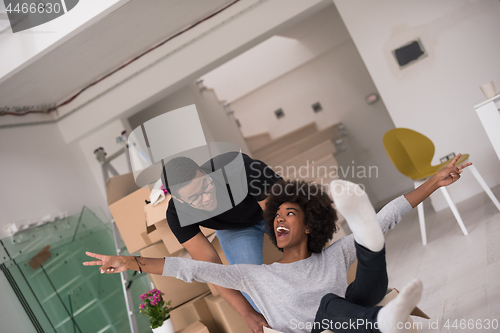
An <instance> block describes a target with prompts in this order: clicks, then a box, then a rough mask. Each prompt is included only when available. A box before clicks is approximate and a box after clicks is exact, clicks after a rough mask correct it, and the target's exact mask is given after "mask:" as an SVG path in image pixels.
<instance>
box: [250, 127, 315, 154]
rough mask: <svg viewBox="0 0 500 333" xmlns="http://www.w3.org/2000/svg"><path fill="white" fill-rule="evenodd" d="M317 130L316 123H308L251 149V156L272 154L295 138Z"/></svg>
mask: <svg viewBox="0 0 500 333" xmlns="http://www.w3.org/2000/svg"><path fill="white" fill-rule="evenodd" d="M316 132H318V129H317V127H316V123H310V124H307V125H305V126H303V127H301V128H299V129H296V130H295V131H293V132H291V133H288V134H286V135H283V136H280V137H279V138H276V139H274V140H273V141H272V142H270V143H269V144H267V145H265V146H263V147H261V148H259V149H257V150H252V156H253V157H254V158H257V159H260V157H262V156H267V155H270V154H272V153H273V152H275V151H278V150H281V149H283V148H284V147H286V146H287V145H289V144H290V142H294V141H297V139H300V138H303V137H306V136H309V135H311V134H313V133H316Z"/></svg>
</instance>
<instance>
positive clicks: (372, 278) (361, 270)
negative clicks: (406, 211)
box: [345, 243, 389, 307]
mask: <svg viewBox="0 0 500 333" xmlns="http://www.w3.org/2000/svg"><path fill="white" fill-rule="evenodd" d="M355 246H356V256H357V258H358V267H357V270H356V279H355V280H354V281H353V282H352V283H351V284H350V285H349V287H347V290H346V293H345V299H346V300H347V301H349V302H351V303H354V304H357V305H362V306H366V307H370V306H375V305H377V304H378V303H380V301H381V300H382V299H383V298H384V296H385V295H386V293H387V285H388V281H389V279H388V277H387V267H386V261H385V247H384V248H383V249H382V250H381V251H379V252H372V251H370V250H368V249H367V248H366V247H364V246H361V245H359V244H358V243H355Z"/></svg>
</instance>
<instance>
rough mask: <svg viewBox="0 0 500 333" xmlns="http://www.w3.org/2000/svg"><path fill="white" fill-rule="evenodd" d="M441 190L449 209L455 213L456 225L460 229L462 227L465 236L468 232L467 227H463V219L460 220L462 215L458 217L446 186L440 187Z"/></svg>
mask: <svg viewBox="0 0 500 333" xmlns="http://www.w3.org/2000/svg"><path fill="white" fill-rule="evenodd" d="M440 189H441V191H442V192H443V195H444V198H445V199H446V201H447V202H448V206H450V208H451V211H452V212H453V215H455V219H456V220H457V222H458V225H459V226H460V229H462V232H463V233H464V235H465V236H467V235H468V234H469V233H468V232H467V229H466V228H465V225H464V221H462V217H460V214H459V213H458V210H457V207H456V206H455V204H454V203H453V201H451V197H450V194H449V193H448V190H447V189H446V187H444V186H443V187H440Z"/></svg>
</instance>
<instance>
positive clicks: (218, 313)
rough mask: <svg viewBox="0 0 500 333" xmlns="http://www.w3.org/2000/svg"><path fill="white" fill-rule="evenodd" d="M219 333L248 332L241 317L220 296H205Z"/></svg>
mask: <svg viewBox="0 0 500 333" xmlns="http://www.w3.org/2000/svg"><path fill="white" fill-rule="evenodd" d="M205 301H206V302H207V306H208V308H209V309H210V313H211V314H212V317H213V318H214V320H215V323H216V324H217V328H218V329H219V332H220V333H250V331H249V330H248V328H247V325H246V324H245V322H244V321H243V318H241V316H240V315H239V314H238V312H236V310H234V309H233V308H232V307H231V306H230V305H229V304H228V303H227V302H226V301H225V300H224V299H223V298H222V297H221V296H213V295H209V296H207V297H205Z"/></svg>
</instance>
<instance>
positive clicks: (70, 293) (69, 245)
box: [0, 207, 151, 333]
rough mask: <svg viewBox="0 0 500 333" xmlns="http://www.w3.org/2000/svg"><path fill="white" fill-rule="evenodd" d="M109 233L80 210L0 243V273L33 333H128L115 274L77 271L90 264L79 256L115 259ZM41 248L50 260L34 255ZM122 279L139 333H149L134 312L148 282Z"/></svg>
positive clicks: (103, 224)
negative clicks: (15, 297)
mask: <svg viewBox="0 0 500 333" xmlns="http://www.w3.org/2000/svg"><path fill="white" fill-rule="evenodd" d="M100 215H102V214H100ZM111 228H112V225H111V223H110V222H103V221H102V220H101V219H99V218H98V217H97V216H96V214H94V212H92V211H91V210H89V209H88V208H86V207H84V208H83V209H82V211H81V213H80V214H77V215H75V216H71V217H68V218H64V219H61V220H58V221H55V222H51V223H46V224H44V225H41V226H38V227H36V228H32V229H28V230H25V231H21V232H20V233H18V234H16V235H13V236H10V237H7V238H4V239H2V240H0V243H1V244H0V245H1V246H0V259H2V258H3V259H2V262H3V263H2V264H1V267H0V268H1V269H2V271H3V272H4V274H5V276H6V277H7V279H8V281H9V283H10V284H11V286H12V288H13V289H14V292H15V293H16V295H17V297H18V298H19V300H20V302H21V304H22V305H23V307H24V309H25V310H26V313H27V314H28V317H29V318H30V320H31V322H32V323H33V325H34V327H35V329H36V331H37V332H68V333H69V332H71V333H74V332H79V333H87V332H92V333H94V332H117V333H118V332H119V333H122V332H130V325H129V320H128V316H127V310H126V306H125V298H124V294H123V288H122V285H121V283H122V282H121V278H120V274H100V272H99V270H98V269H97V268H96V267H94V266H90V267H87V266H83V265H82V262H84V261H88V260H92V258H90V257H87V256H86V255H85V251H91V252H96V253H104V254H116V248H115V244H114V240H113V232H112V229H111ZM47 245H49V246H50V248H49V249H48V252H50V254H49V253H42V254H39V252H40V251H41V250H42V249H44V248H45V247H46V246H47ZM37 254H39V255H38V256H37ZM123 254H128V253H126V251H123ZM32 259H33V260H32ZM30 260H32V262H31V265H30ZM37 262H38V264H37ZM32 266H34V268H35V269H33V267H32ZM128 275H129V278H130V279H129V280H131V282H128V283H127V285H129V287H130V289H131V292H132V295H133V299H132V300H133V303H134V313H135V314H136V319H137V324H138V327H139V332H140V333H143V332H151V329H150V328H149V325H148V320H147V318H146V317H145V316H143V315H142V314H140V313H139V311H138V306H139V304H140V303H139V302H140V300H139V295H140V294H142V293H144V292H146V291H148V290H149V289H151V282H150V280H149V278H148V276H147V274H143V275H140V276H134V277H133V276H132V275H133V272H128Z"/></svg>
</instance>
